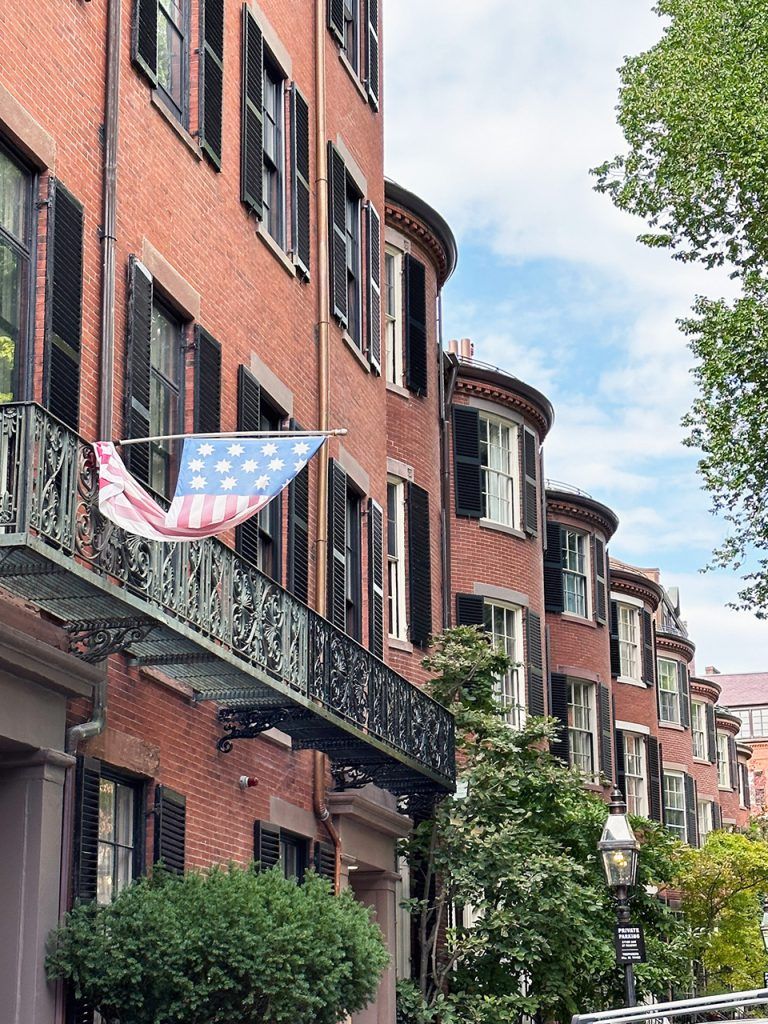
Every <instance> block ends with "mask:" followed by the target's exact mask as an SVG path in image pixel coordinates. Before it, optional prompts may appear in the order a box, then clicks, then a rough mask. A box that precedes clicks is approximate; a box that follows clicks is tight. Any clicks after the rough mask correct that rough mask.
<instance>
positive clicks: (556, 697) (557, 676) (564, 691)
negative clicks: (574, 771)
mask: <svg viewBox="0 0 768 1024" xmlns="http://www.w3.org/2000/svg"><path fill="white" fill-rule="evenodd" d="M549 679H550V684H549V685H550V690H549V693H550V701H549V713H550V715H551V716H552V717H553V718H556V719H557V720H558V722H559V723H560V734H559V736H558V738H557V739H555V740H552V743H551V746H550V749H551V751H552V753H553V754H554V755H555V757H559V758H560V760H561V761H564V762H565V764H570V761H571V749H570V748H571V744H570V741H569V738H568V677H567V676H565V675H563V674H562V673H560V672H553V673H552V674H551V675H550V677H549Z"/></svg>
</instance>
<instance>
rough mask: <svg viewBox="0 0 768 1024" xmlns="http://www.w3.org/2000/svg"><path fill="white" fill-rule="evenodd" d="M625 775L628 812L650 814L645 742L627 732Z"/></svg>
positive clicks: (625, 735)
mask: <svg viewBox="0 0 768 1024" xmlns="http://www.w3.org/2000/svg"><path fill="white" fill-rule="evenodd" d="M623 736H624V775H625V788H626V791H627V792H626V794H625V795H626V800H627V811H628V812H629V813H630V814H639V815H642V816H644V817H645V816H647V814H648V776H647V773H646V767H645V764H646V761H645V740H644V739H643V737H642V736H637V735H634V734H633V733H628V732H625V733H624V734H623Z"/></svg>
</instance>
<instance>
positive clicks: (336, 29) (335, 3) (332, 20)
mask: <svg viewBox="0 0 768 1024" xmlns="http://www.w3.org/2000/svg"><path fill="white" fill-rule="evenodd" d="M328 28H329V29H330V30H331V32H332V33H333V34H334V36H335V37H336V39H337V41H338V42H339V43H341V45H342V46H343V45H344V0H328Z"/></svg>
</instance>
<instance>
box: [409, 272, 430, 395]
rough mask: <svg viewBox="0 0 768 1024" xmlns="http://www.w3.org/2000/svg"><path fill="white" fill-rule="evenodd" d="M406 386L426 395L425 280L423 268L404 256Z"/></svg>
mask: <svg viewBox="0 0 768 1024" xmlns="http://www.w3.org/2000/svg"><path fill="white" fill-rule="evenodd" d="M403 276H404V279H405V386H406V387H407V388H408V389H409V391H413V393H414V394H416V395H426V393H427V280H426V267H425V266H424V264H423V263H422V262H421V261H420V260H417V259H415V258H414V257H413V256H411V254H410V253H408V252H407V253H406V254H405V267H404V274H403Z"/></svg>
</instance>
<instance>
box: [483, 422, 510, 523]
mask: <svg viewBox="0 0 768 1024" xmlns="http://www.w3.org/2000/svg"><path fill="white" fill-rule="evenodd" d="M480 461H481V464H482V467H483V502H484V507H485V516H486V518H488V519H491V520H493V522H494V523H502V524H503V525H505V526H517V510H516V508H515V504H516V488H515V480H516V468H517V427H516V426H515V425H514V424H513V423H509V422H507V421H505V420H501V419H498V418H497V417H495V416H483V415H481V416H480Z"/></svg>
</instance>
